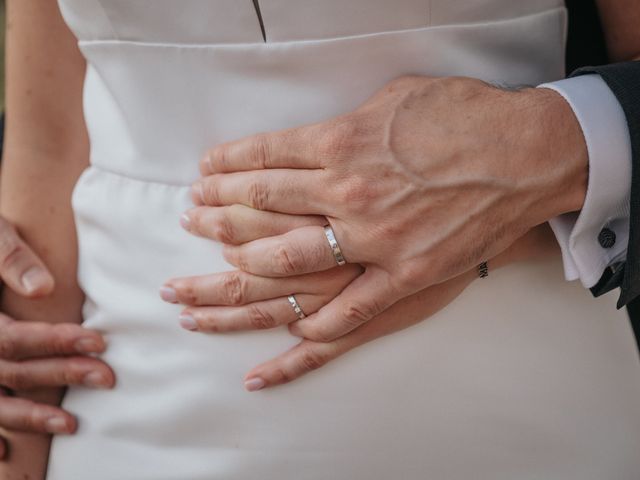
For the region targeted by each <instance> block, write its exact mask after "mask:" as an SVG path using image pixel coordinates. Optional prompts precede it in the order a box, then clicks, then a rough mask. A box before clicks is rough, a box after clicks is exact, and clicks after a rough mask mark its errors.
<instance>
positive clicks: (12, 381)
mask: <svg viewBox="0 0 640 480" xmlns="http://www.w3.org/2000/svg"><path fill="white" fill-rule="evenodd" d="M0 378H1V381H2V385H3V386H5V387H8V388H10V389H11V390H26V389H28V388H30V387H31V386H32V383H31V381H30V379H29V376H28V375H26V374H25V373H24V371H23V370H22V369H21V368H20V367H19V365H17V364H9V363H6V364H4V365H3V366H2V373H1V374H0Z"/></svg>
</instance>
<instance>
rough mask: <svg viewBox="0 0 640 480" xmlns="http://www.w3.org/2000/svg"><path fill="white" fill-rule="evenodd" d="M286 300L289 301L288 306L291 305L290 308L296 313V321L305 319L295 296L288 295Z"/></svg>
mask: <svg viewBox="0 0 640 480" xmlns="http://www.w3.org/2000/svg"><path fill="white" fill-rule="evenodd" d="M287 300H289V304H291V308H293V311H294V312H296V315H297V316H298V320H302V319H303V318H307V316H306V315H305V314H304V311H303V310H302V307H301V306H300V304H299V303H298V300H296V297H295V295H289V296H288V297H287Z"/></svg>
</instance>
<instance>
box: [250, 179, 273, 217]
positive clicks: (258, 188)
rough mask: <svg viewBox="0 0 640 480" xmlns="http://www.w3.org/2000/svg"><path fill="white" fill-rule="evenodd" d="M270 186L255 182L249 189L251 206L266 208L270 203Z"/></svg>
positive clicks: (259, 208)
mask: <svg viewBox="0 0 640 480" xmlns="http://www.w3.org/2000/svg"><path fill="white" fill-rule="evenodd" d="M269 195H270V193H269V188H268V187H267V185H265V184H264V183H260V182H253V183H251V184H250V185H249V188H248V190H247V196H248V202H249V206H250V207H251V208H255V209H256V210H266V209H267V207H268V205H269Z"/></svg>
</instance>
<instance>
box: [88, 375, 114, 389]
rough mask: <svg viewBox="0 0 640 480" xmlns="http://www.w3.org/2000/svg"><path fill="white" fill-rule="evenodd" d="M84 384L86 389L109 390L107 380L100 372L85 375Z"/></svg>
mask: <svg viewBox="0 0 640 480" xmlns="http://www.w3.org/2000/svg"><path fill="white" fill-rule="evenodd" d="M83 383H84V385H85V386H86V387H91V388H107V387H108V384H107V379H106V377H105V376H104V375H103V374H101V373H100V372H91V373H88V374H87V375H85V377H84V380H83Z"/></svg>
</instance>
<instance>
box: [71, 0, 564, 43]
mask: <svg viewBox="0 0 640 480" xmlns="http://www.w3.org/2000/svg"><path fill="white" fill-rule="evenodd" d="M558 11H565V12H566V7H553V8H549V9H546V10H541V11H539V12H535V13H529V14H526V15H519V16H516V17H511V18H505V19H499V20H491V21H484V22H468V23H451V24H446V25H430V24H429V25H427V26H422V27H417V28H406V29H400V30H384V31H380V32H372V33H363V34H357V35H343V36H337V37H330V38H315V39H304V40H285V41H279V42H266V43H265V42H229V43H224V42H220V43H204V42H203V43H189V42H184V43H180V42H148V41H141V40H127V39H121V38H105V39H84V40H83V39H80V40H79V41H78V44H79V45H80V46H87V47H89V46H99V45H132V46H140V47H157V48H163V47H164V48H220V49H224V48H227V49H232V48H247V47H253V48H264V49H269V48H270V47H273V48H276V47H281V46H288V45H310V44H313V45H317V44H328V43H335V42H341V41H347V40H358V39H366V38H372V37H376V36H384V35H394V34H402V33H416V32H421V31H426V30H443V29H451V28H477V27H482V26H493V25H498V24H506V23H510V22H515V21H522V20H525V19H527V18H534V17H542V16H545V15H549V14H551V13H553V12H558Z"/></svg>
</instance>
